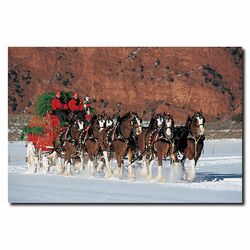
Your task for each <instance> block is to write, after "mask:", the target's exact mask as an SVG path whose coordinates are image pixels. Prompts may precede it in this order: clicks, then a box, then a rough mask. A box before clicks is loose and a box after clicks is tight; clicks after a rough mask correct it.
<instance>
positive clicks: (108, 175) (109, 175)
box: [105, 172, 113, 178]
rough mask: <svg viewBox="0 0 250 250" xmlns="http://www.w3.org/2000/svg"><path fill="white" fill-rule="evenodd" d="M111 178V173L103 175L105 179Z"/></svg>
mask: <svg viewBox="0 0 250 250" xmlns="http://www.w3.org/2000/svg"><path fill="white" fill-rule="evenodd" d="M112 176H113V173H112V172H109V173H106V174H105V177H106V178H109V177H112Z"/></svg>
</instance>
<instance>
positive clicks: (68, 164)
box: [63, 161, 72, 176]
mask: <svg viewBox="0 0 250 250" xmlns="http://www.w3.org/2000/svg"><path fill="white" fill-rule="evenodd" d="M64 166H65V171H64V173H63V175H65V176H69V175H72V171H71V162H70V161H65V162H64Z"/></svg>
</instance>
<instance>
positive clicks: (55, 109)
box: [51, 91, 68, 122]
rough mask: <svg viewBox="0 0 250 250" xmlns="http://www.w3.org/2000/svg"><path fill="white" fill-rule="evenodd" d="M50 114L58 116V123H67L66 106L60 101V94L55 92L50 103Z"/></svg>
mask: <svg viewBox="0 0 250 250" xmlns="http://www.w3.org/2000/svg"><path fill="white" fill-rule="evenodd" d="M51 107H52V110H51V113H52V114H54V115H56V116H58V118H59V120H60V122H67V115H66V112H67V108H68V106H67V104H64V103H63V102H62V99H61V92H60V91H56V96H55V97H54V98H53V99H52V101H51Z"/></svg>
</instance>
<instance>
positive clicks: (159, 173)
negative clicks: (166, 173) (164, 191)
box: [156, 165, 165, 182]
mask: <svg viewBox="0 0 250 250" xmlns="http://www.w3.org/2000/svg"><path fill="white" fill-rule="evenodd" d="M156 180H157V181H159V182H164V181H165V178H163V176H162V166H161V165H159V166H158V175H157V177H156Z"/></svg>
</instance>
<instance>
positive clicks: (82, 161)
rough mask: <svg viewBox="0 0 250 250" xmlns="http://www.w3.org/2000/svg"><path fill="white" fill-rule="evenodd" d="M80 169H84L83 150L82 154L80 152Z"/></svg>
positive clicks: (80, 171)
mask: <svg viewBox="0 0 250 250" xmlns="http://www.w3.org/2000/svg"><path fill="white" fill-rule="evenodd" d="M80 161H81V163H80V169H79V173H82V172H83V169H84V156H83V151H81V154H80Z"/></svg>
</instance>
